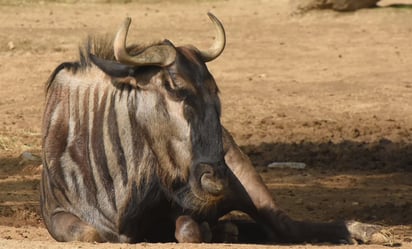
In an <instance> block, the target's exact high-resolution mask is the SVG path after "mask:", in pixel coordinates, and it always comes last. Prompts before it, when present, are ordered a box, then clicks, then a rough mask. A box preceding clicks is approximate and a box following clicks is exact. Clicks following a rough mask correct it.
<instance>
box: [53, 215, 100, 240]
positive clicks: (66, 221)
mask: <svg viewBox="0 0 412 249" xmlns="http://www.w3.org/2000/svg"><path fill="white" fill-rule="evenodd" d="M50 220H51V227H52V228H53V229H49V231H50V233H51V234H52V236H53V238H55V239H56V240H57V241H84V242H104V240H103V239H102V238H101V237H100V235H99V233H98V232H97V230H96V229H94V228H93V227H92V226H90V225H88V224H87V223H85V222H83V221H81V220H80V219H79V218H78V217H77V216H75V215H73V214H71V213H67V212H58V213H56V214H54V215H52V216H51V219H50Z"/></svg>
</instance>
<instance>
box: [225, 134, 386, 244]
mask: <svg viewBox="0 0 412 249" xmlns="http://www.w3.org/2000/svg"><path fill="white" fill-rule="evenodd" d="M223 140H224V144H225V151H226V154H225V161H226V164H227V166H228V167H229V168H230V170H231V171H232V172H233V174H234V176H235V177H236V178H237V180H238V181H239V182H240V185H241V188H242V190H243V191H244V192H246V195H247V196H248V198H246V199H247V200H245V198H244V197H240V200H239V202H240V203H242V205H241V206H242V207H246V208H245V209H244V210H242V211H245V212H248V213H249V215H251V216H252V217H253V218H254V219H255V220H256V221H257V222H258V223H261V224H263V225H264V226H265V227H266V228H267V229H266V230H267V231H268V233H269V234H268V236H269V238H270V240H273V241H279V242H295V243H298V242H305V241H307V242H312V241H317V242H332V243H342V242H343V243H351V242H352V241H353V239H358V240H362V241H364V242H373V241H372V239H373V236H375V235H376V234H379V233H380V232H379V230H380V229H381V227H380V226H374V225H369V224H363V223H359V222H356V223H353V222H343V221H342V222H330V223H312V222H305V221H296V220H293V219H292V218H290V217H289V216H288V215H287V214H286V213H285V212H283V211H282V210H280V209H279V208H278V207H277V206H276V203H275V201H274V199H273V198H272V195H271V193H270V192H269V190H268V188H267V187H266V185H265V184H264V182H263V180H262V178H261V177H260V175H259V174H258V173H257V172H256V170H255V169H254V167H253V165H252V164H251V162H250V160H249V158H248V157H247V156H246V155H245V154H243V153H242V151H241V150H240V149H239V147H238V146H237V145H236V143H235V141H234V140H233V138H232V137H231V135H230V133H229V132H228V131H227V130H225V129H223ZM237 185H239V184H237ZM236 192H237V196H242V195H241V194H240V190H236ZM243 196H244V195H243ZM248 202H252V205H253V206H254V208H250V205H249V204H248ZM353 224H356V226H355V225H353ZM359 234H365V235H366V237H365V236H364V237H362V236H359ZM378 237H379V236H378ZM380 239H382V240H385V238H382V236H380Z"/></svg>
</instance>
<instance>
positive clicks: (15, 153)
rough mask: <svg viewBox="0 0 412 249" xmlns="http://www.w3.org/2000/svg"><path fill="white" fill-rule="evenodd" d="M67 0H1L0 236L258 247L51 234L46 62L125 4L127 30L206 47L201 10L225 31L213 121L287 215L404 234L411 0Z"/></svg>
mask: <svg viewBox="0 0 412 249" xmlns="http://www.w3.org/2000/svg"><path fill="white" fill-rule="evenodd" d="M53 2H54V1H53ZM62 2H63V3H62ZM73 2H75V1H66V2H64V1H60V2H59V3H52V2H48V1H34V0H32V1H23V0H21V1H12V0H1V1H0V79H1V80H0V248H31V249H36V248H97V247H99V248H165V249H172V248H202V249H207V248H218V249H223V248H256V249H257V248H268V246H257V245H242V246H240V245H228V244H220V245H189V244H186V245H177V244H173V243H171V244H162V245H159V244H146V243H143V244H139V245H133V246H130V245H129V246H128V245H123V244H121V245H111V244H103V245H94V244H85V243H57V242H54V241H53V239H52V238H51V237H50V236H49V235H48V233H47V231H46V230H45V228H44V225H43V224H42V220H41V217H40V215H39V203H38V200H39V180H40V174H39V172H40V167H39V165H40V164H41V160H40V155H41V145H40V139H41V130H40V121H41V114H42V109H43V104H44V103H43V101H44V96H43V85H44V82H45V81H46V79H47V78H48V76H49V74H50V73H51V71H52V70H53V69H54V68H55V67H56V66H57V65H58V64H60V63H61V62H63V61H71V60H75V59H76V57H77V48H78V46H79V44H80V43H81V42H82V41H83V40H84V39H85V38H86V36H87V34H96V33H98V34H103V33H113V32H115V30H116V29H117V27H118V26H119V24H120V23H121V22H122V20H123V18H124V17H125V16H131V17H132V18H133V23H132V27H131V32H130V35H129V41H139V42H150V41H154V40H159V39H163V38H168V39H170V40H172V41H173V42H174V43H175V44H188V43H190V44H194V45H196V46H197V47H200V48H206V47H208V46H209V45H210V44H211V42H212V40H213V35H214V31H213V26H212V25H211V24H210V21H209V20H208V18H207V16H206V12H207V11H212V12H213V13H214V14H215V15H217V16H218V17H219V18H220V19H221V20H222V22H223V23H224V25H225V28H226V32H227V39H228V40H227V47H226V50H225V51H224V53H223V54H222V55H221V57H220V58H218V59H217V60H216V61H213V62H211V63H209V64H210V65H209V68H210V70H211V72H212V73H213V74H214V76H215V78H216V80H217V82H218V85H219V87H220V90H221V99H222V103H223V117H222V122H223V124H224V125H225V126H226V127H227V128H228V129H229V130H230V131H231V132H232V133H233V135H234V137H235V139H236V140H237V142H238V143H239V144H240V145H241V147H242V149H243V150H244V151H245V152H246V153H247V154H248V155H249V156H250V157H251V159H252V161H253V162H254V164H255V165H256V166H257V169H258V170H259V172H261V174H262V177H263V178H264V180H265V182H266V183H267V185H268V186H269V188H270V189H271V191H272V192H273V196H274V197H275V199H276V200H277V202H278V204H279V205H280V206H281V207H282V208H283V209H284V210H286V211H288V212H289V214H290V215H291V216H292V217H294V218H298V219H311V220H323V221H328V220H334V219H357V220H360V221H364V222H371V223H376V224H382V225H385V226H387V227H389V228H390V229H391V230H392V231H393V233H394V240H395V241H397V242H400V243H402V245H403V247H405V248H412V243H411V242H412V42H411V40H412V21H411V20H412V19H411V17H412V7H411V6H412V1H410V0H409V1H405V0H402V1H401V0H399V1H381V3H380V4H381V6H383V7H381V8H376V9H367V10H361V11H357V12H351V13H336V12H332V11H321V12H311V13H308V14H305V15H291V14H290V9H289V7H288V4H287V0H276V1H273V0H205V1H200V0H198V1H189V0H176V1H162V0H156V1H148V0H147V1H144V0H141V1H132V2H131V3H130V1H122V2H129V3H110V4H109V3H98V2H99V1H94V2H95V3H76V4H73ZM79 2H81V1H79ZM85 2H87V1H85ZM96 2H97V3H96ZM100 2H110V1H100ZM112 2H114V1H112ZM394 3H401V4H403V5H397V6H396V7H394V6H392V7H388V5H391V4H394ZM24 152H25V153H24ZM271 162H303V163H305V164H306V168H304V169H269V168H267V167H266V166H267V165H268V164H269V163H271ZM279 247H280V248H284V247H287V246H279ZM318 247H319V245H302V246H294V248H318ZM271 248H272V247H271ZM339 248H346V247H339ZM369 248H371V247H369Z"/></svg>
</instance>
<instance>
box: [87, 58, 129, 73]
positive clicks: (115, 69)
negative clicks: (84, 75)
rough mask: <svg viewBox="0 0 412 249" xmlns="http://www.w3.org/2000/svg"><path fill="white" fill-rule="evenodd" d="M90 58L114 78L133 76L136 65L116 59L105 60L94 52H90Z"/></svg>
mask: <svg viewBox="0 0 412 249" xmlns="http://www.w3.org/2000/svg"><path fill="white" fill-rule="evenodd" d="M89 56H90V59H91V61H92V62H93V64H95V65H96V66H98V67H99V68H100V69H101V70H102V71H103V72H105V73H106V74H107V75H109V76H111V77H114V78H124V77H128V76H133V74H134V67H133V66H129V65H124V64H121V63H118V62H116V61H110V60H104V59H101V58H99V57H97V56H95V55H93V54H90V55H89Z"/></svg>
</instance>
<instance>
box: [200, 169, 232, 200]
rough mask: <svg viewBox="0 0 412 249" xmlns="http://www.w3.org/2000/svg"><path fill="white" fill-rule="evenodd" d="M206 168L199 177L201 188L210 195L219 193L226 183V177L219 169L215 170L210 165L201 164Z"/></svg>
mask: <svg viewBox="0 0 412 249" xmlns="http://www.w3.org/2000/svg"><path fill="white" fill-rule="evenodd" d="M202 166H203V167H204V168H206V170H205V171H204V172H203V173H202V175H201V177H200V185H201V187H202V189H203V190H204V191H206V192H208V193H210V194H211V195H221V194H222V193H223V192H224V190H225V188H226V185H227V181H226V178H225V177H224V175H223V173H222V172H220V171H221V170H219V169H217V170H215V169H214V168H213V166H211V165H205V164H203V165H202Z"/></svg>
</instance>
